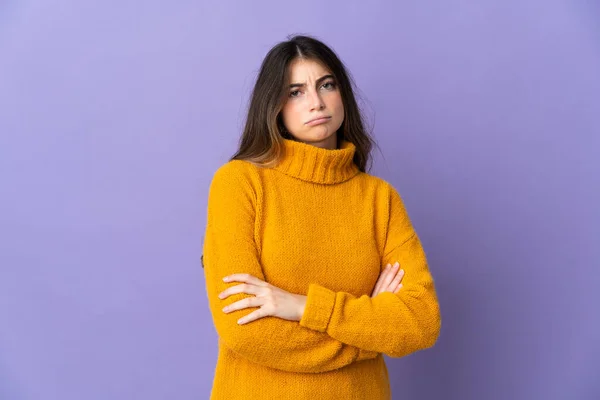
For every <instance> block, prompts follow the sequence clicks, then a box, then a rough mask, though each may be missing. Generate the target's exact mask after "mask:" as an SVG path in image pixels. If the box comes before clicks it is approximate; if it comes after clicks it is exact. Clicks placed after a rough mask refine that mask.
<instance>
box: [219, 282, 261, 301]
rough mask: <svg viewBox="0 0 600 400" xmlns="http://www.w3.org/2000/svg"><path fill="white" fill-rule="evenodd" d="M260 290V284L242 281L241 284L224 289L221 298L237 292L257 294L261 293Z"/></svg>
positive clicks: (220, 294)
mask: <svg viewBox="0 0 600 400" xmlns="http://www.w3.org/2000/svg"><path fill="white" fill-rule="evenodd" d="M259 291H260V287H259V286H256V285H253V284H249V283H242V284H239V285H235V286H230V287H228V288H227V289H225V290H223V291H222V292H221V293H219V298H220V299H225V298H227V297H229V296H231V295H232V294H236V293H248V294H253V295H257V294H258V293H259Z"/></svg>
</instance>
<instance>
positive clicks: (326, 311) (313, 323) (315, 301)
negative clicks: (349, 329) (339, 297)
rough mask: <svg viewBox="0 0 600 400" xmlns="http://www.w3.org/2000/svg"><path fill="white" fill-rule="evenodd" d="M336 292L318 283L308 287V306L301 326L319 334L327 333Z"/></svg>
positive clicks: (301, 320) (305, 308)
mask: <svg viewBox="0 0 600 400" xmlns="http://www.w3.org/2000/svg"><path fill="white" fill-rule="evenodd" d="M335 296H336V294H335V292H334V291H333V290H329V289H327V288H325V287H323V286H319V285H317V284H316V283H311V284H310V285H309V286H308V294H307V298H306V306H305V307H304V314H302V318H301V319H300V325H301V326H304V327H305V328H309V329H312V330H315V331H319V332H326V331H327V325H328V324H329V319H330V318H331V314H332V313H333V306H334V304H335Z"/></svg>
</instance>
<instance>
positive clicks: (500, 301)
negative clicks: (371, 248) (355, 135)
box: [0, 0, 600, 400]
mask: <svg viewBox="0 0 600 400" xmlns="http://www.w3.org/2000/svg"><path fill="white" fill-rule="evenodd" d="M294 33H304V34H309V35H314V36H315V37H317V38H319V39H321V40H323V41H324V42H325V43H327V44H328V45H330V46H331V47H332V48H333V49H334V50H335V51H336V52H337V53H338V54H339V56H340V57H341V59H342V60H343V61H344V63H345V64H346V66H347V67H348V69H349V70H350V71H351V73H352V75H353V77H354V78H355V80H356V83H357V85H358V87H359V94H360V95H361V98H362V101H361V104H362V106H363V108H364V110H365V113H366V115H367V117H368V119H369V124H370V127H371V128H372V129H373V135H374V137H375V139H376V140H377V142H378V144H379V149H377V150H376V151H375V153H374V157H375V158H374V164H373V169H372V170H371V173H372V174H374V175H378V176H380V177H382V178H384V179H386V180H388V181H389V182H390V183H392V184H393V185H394V186H395V187H396V188H397V189H398V191H399V192H400V193H401V194H402V196H403V198H404V199H405V202H406V206H407V209H408V212H409V214H410V216H411V218H412V220H413V223H414V225H415V227H416V229H417V231H418V233H419V235H420V236H421V238H422V241H423V244H424V247H425V249H426V252H427V255H428V259H429V262H430V268H431V271H432V273H433V274H434V277H435V279H436V285H437V288H438V292H439V299H440V304H441V309H442V316H443V328H442V332H441V336H440V338H439V341H438V343H437V345H436V346H435V347H434V348H432V349H430V350H426V351H422V352H418V353H415V354H413V355H411V356H409V357H406V358H403V359H391V358H389V357H386V359H387V362H388V367H389V371H390V379H391V381H392V386H393V388H392V390H393V394H394V396H393V397H394V399H395V400H396V399H398V400H400V399H446V400H459V399H460V400H466V399H473V400H475V399H486V400H504V399H506V400H514V399H528V400H529V399H569V400H570V399H582V400H594V399H599V398H600V379H599V371H600V361H599V360H600V340H599V339H600V311H598V306H599V305H600V291H599V290H598V287H599V285H600V250H599V245H600V243H599V242H600V240H599V239H600V211H599V204H600V139H599V136H600V3H598V2H597V1H592V0H589V1H584V0H563V1H558V0H545V1H542V0H520V1H511V0H508V1H499V0H496V1H491V0H477V1H475V0H473V1H466V0H462V1H459V0H455V1H449V0H444V1H442V0H439V1H418V2H417V1H341V0H335V1H329V2H317V1H303V2H296V3H293V2H281V1H236V2H231V1H213V2H210V1H184V0H180V1H170V2H166V1H160V2H159V1H152V0H151V1H146V2H140V1H133V0H121V1H102V2H101V1H90V0H78V1H75V0H54V1H27V0H20V1H17V0H4V1H2V0H0V399H3V400H80V399H85V400H108V399H110V400H126V399H127V400H129V399H146V400H159V399H178V400H184V399H189V400H192V399H207V398H208V395H209V393H210V388H211V384H212V379H213V376H214V375H213V373H214V366H215V362H216V356H217V336H216V332H215V330H214V327H213V324H212V320H211V316H210V314H209V311H208V306H207V299H206V292H205V286H204V285H205V282H204V275H203V270H202V268H201V266H200V255H201V251H202V248H201V245H202V236H203V233H204V227H205V226H204V224H205V217H206V200H207V189H208V185H209V182H210V179H211V178H212V174H213V173H214V171H215V170H216V169H217V168H218V167H219V166H220V165H222V164H223V163H225V162H226V161H227V159H228V157H230V156H231V155H232V154H233V152H234V151H235V149H236V144H237V141H238V138H239V136H240V133H241V130H242V127H243V123H244V118H245V112H246V106H247V99H248V95H249V93H250V91H251V89H252V85H253V83H254V79H255V78H256V73H257V72H258V68H259V66H260V63H261V61H262V59H263V57H264V56H265V54H266V52H267V51H268V50H269V49H270V48H271V47H272V46H273V45H275V44H276V43H277V42H279V41H281V40H285V39H286V37H287V35H290V34H294Z"/></svg>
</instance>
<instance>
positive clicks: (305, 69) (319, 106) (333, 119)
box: [281, 58, 344, 149]
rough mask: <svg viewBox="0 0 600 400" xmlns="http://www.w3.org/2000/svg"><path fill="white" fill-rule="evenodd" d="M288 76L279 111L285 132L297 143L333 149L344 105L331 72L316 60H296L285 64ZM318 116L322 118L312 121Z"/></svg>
mask: <svg viewBox="0 0 600 400" xmlns="http://www.w3.org/2000/svg"><path fill="white" fill-rule="evenodd" d="M288 74H289V82H290V86H289V87H288V88H286V90H287V100H286V102H285V104H284V106H283V109H282V110H281V116H282V119H283V123H284V125H285V127H286V129H287V130H288V132H290V133H291V134H292V136H294V138H295V139H296V140H298V141H301V142H304V143H308V144H312V145H314V146H317V147H322V148H328V149H335V148H336V147H337V134H336V132H337V130H338V129H339V128H340V126H342V122H343V121H344V105H343V103H342V96H341V94H340V91H339V88H338V86H337V82H336V81H335V79H334V77H333V76H332V75H331V72H330V71H329V70H327V69H326V68H324V67H323V65H322V64H320V63H318V62H316V61H313V60H305V59H300V58H298V59H296V60H294V61H292V63H291V64H290V65H289V69H288ZM321 117H325V119H321V120H318V121H313V120H314V119H316V118H321ZM311 121H313V122H311Z"/></svg>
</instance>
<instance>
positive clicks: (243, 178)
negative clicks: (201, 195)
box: [212, 160, 258, 184]
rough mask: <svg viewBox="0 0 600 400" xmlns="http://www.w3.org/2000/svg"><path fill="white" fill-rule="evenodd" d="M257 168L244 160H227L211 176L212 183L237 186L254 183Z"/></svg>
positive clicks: (256, 176)
mask: <svg viewBox="0 0 600 400" xmlns="http://www.w3.org/2000/svg"><path fill="white" fill-rule="evenodd" d="M257 168H258V167H257V166H256V165H254V164H252V163H250V162H248V161H245V160H229V161H227V162H226V163H224V164H222V165H220V166H219V167H218V168H217V169H216V170H215V172H214V173H213V176H212V183H213V184H215V183H219V182H220V183H224V184H239V183H250V184H253V183H256V182H257V178H258V171H257Z"/></svg>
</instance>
